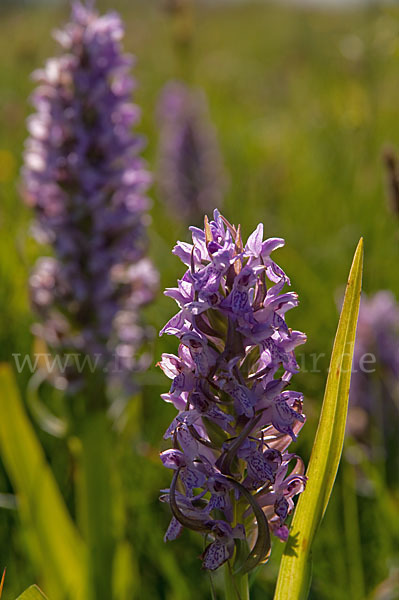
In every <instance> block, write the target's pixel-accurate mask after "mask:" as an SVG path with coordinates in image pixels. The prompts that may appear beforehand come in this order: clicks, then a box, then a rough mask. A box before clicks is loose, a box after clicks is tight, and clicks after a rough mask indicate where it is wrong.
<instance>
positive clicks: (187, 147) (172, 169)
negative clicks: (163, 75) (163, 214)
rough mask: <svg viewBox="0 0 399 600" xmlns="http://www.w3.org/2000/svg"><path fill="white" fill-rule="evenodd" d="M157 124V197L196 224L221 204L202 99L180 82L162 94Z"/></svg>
mask: <svg viewBox="0 0 399 600" xmlns="http://www.w3.org/2000/svg"><path fill="white" fill-rule="evenodd" d="M158 120H159V127H160V139H159V152H158V156H159V157H158V177H157V183H158V189H159V194H160V198H161V200H162V201H164V202H165V203H166V205H167V206H168V207H169V208H170V209H172V210H173V211H174V212H175V213H176V214H177V215H180V217H181V218H182V219H184V220H186V221H191V222H197V223H198V222H199V221H200V219H201V218H202V215H203V214H204V212H206V211H207V210H212V208H213V207H214V206H216V205H221V202H222V200H223V195H224V192H225V188H226V177H225V174H224V168H223V165H222V159H221V155H220V150H219V146H218V140H217V135H216V132H215V130H214V127H213V126H212V124H211V122H210V119H209V115H208V107H207V102H206V98H205V95H204V94H203V92H201V91H198V90H194V89H190V88H189V87H188V86H186V85H185V84H184V83H181V82H171V83H168V84H167V85H166V86H165V88H164V89H163V91H162V94H161V98H160V102H159V107H158Z"/></svg>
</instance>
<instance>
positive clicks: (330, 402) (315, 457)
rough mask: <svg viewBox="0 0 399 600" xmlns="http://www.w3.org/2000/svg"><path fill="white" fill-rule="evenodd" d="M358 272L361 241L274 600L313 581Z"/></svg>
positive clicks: (342, 419) (346, 377)
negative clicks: (313, 558) (313, 550)
mask: <svg viewBox="0 0 399 600" xmlns="http://www.w3.org/2000/svg"><path fill="white" fill-rule="evenodd" d="M362 269H363V239H360V241H359V244H358V246H357V249H356V252H355V256H354V258H353V262H352V267H351V270H350V273H349V279H348V284H347V287H346V292H345V298H344V303H343V306H342V310H341V316H340V319H339V323H338V329H337V333H336V336H335V340H334V347H333V351H332V355H331V361H330V368H329V373H328V378H327V384H326V389H325V393H324V400H323V407H322V411H321V415H320V420H319V425H318V428H317V433H316V438H315V442H314V445H313V450H312V454H311V457H310V461H309V467H308V470H307V476H308V483H307V486H306V489H305V491H304V492H303V494H302V495H301V497H300V499H299V501H298V506H297V508H296V510H295V514H294V518H293V521H292V526H291V532H290V537H289V538H288V541H287V544H286V547H285V550H284V554H283V557H282V559H281V564H280V571H279V576H278V580H277V585H276V591H275V595H274V600H302V599H304V598H306V597H307V593H308V589H309V585H310V577H311V563H310V550H311V547H312V543H313V539H314V536H315V533H316V531H317V528H318V526H319V524H320V521H321V519H322V518H323V515H324V513H325V510H326V508H327V504H328V501H329V498H330V495H331V490H332V487H333V485H334V480H335V476H336V474H337V470H338V465H339V461H340V458H341V453H342V446H343V442H344V434H345V423H346V415H347V410H348V396H349V384H350V377H351V366H352V357H353V348H354V343H355V335H356V324H357V317H358V313H359V302H360V292H361V282H362Z"/></svg>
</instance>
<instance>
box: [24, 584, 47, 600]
mask: <svg viewBox="0 0 399 600" xmlns="http://www.w3.org/2000/svg"><path fill="white" fill-rule="evenodd" d="M17 600H47V597H46V596H45V595H44V594H43V592H42V591H41V590H39V588H38V587H37V585H31V586H30V587H29V588H28V589H27V590H25V591H24V592H23V593H22V594H21V595H20V596H18V598H17Z"/></svg>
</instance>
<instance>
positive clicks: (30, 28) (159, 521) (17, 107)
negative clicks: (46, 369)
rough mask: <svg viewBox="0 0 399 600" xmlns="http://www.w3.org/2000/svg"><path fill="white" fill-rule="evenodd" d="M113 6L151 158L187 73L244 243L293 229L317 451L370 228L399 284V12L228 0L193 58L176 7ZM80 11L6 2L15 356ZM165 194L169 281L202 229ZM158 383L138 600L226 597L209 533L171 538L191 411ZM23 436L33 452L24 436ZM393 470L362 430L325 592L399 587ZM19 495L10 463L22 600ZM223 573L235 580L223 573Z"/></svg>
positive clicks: (386, 284) (374, 260) (135, 464)
mask: <svg viewBox="0 0 399 600" xmlns="http://www.w3.org/2000/svg"><path fill="white" fill-rule="evenodd" d="M98 4H99V7H100V8H101V9H102V10H103V9H104V10H105V9H113V8H115V9H117V10H119V11H120V13H121V15H122V17H123V19H124V21H125V24H126V38H125V43H124V45H125V48H126V50H128V51H129V52H132V53H134V54H135V55H136V56H137V65H136V68H135V77H136V78H137V81H138V88H137V91H136V100H137V102H138V103H139V105H140V106H141V108H142V120H141V124H140V126H139V131H140V132H141V133H142V134H144V135H145V137H146V138H147V146H146V150H145V157H146V160H147V161H148V164H149V167H150V168H151V169H152V170H153V169H154V167H155V164H156V155H157V136H158V132H157V124H156V119H155V110H156V104H157V99H158V96H159V92H160V90H161V88H162V86H163V85H164V84H165V83H166V82H167V81H168V80H170V79H173V78H176V77H182V76H184V77H185V78H186V80H187V81H189V82H190V83H192V84H193V85H195V86H199V87H202V88H203V89H204V90H205V92H206V94H207V97H208V101H209V107H210V113H211V117H212V120H213V123H214V125H215V127H216V128H217V130H218V137H219V142H220V146H221V151H222V154H223V157H224V163H225V168H226V172H227V174H228V180H229V187H228V192H227V193H226V197H225V202H224V206H223V211H224V214H225V215H226V217H227V218H228V219H229V220H230V221H232V222H233V223H241V225H242V229H243V232H244V236H245V237H246V236H247V235H249V233H251V232H252V231H253V229H254V228H255V227H256V225H257V224H258V223H259V222H263V223H264V225H265V233H266V236H279V237H280V236H281V237H284V238H285V239H286V247H285V248H284V249H282V250H279V251H278V254H277V253H276V256H275V259H276V260H277V262H278V263H279V264H280V265H281V266H282V267H283V268H284V269H285V271H286V272H287V273H288V274H289V275H290V276H291V281H292V287H293V289H294V290H296V291H297V292H298V294H299V297H300V301H301V303H300V306H299V308H297V309H296V310H295V311H292V312H291V313H290V314H289V316H288V323H289V325H290V326H291V327H293V328H295V329H300V330H303V331H305V332H306V333H307V335H308V342H307V344H306V347H305V349H304V351H303V352H304V354H303V356H301V357H300V360H301V361H302V364H303V366H304V369H303V372H302V373H301V374H299V375H298V376H296V377H295V389H299V390H303V391H304V392H305V399H306V403H305V412H306V413H307V416H308V421H307V424H306V427H305V428H304V430H303V432H302V434H301V439H300V441H298V442H297V444H296V446H295V451H297V452H298V453H299V454H301V455H302V456H303V457H304V458H305V459H308V457H309V454H310V449H311V445H312V440H313V437H314V434H315V430H316V426H317V419H318V415H319V411H320V406H321V401H322V397H323V389H324V383H325V379H326V374H327V367H328V360H329V355H330V352H331V348H332V341H333V336H334V333H335V329H336V325H337V320H338V309H337V306H338V304H339V300H340V297H341V295H342V292H343V286H344V284H345V281H346V277H347V274H348V271H349V266H350V261H351V258H352V255H353V252H354V250H355V247H356V244H357V242H358V239H359V237H360V236H364V240H365V271H364V285H363V287H364V290H365V292H366V293H367V294H371V293H373V292H376V291H377V290H379V289H390V290H393V291H395V292H396V293H397V290H398V280H399V269H398V252H397V242H398V225H399V221H398V219H397V218H395V216H394V215H393V214H392V213H390V211H389V209H388V203H387V199H386V189H385V187H386V186H385V173H384V168H383V164H382V159H381V156H382V150H383V148H384V147H385V145H386V144H387V143H390V144H393V145H394V146H395V147H396V148H397V149H399V7H397V8H395V7H384V8H383V7H378V6H368V7H363V8H361V7H358V8H356V9H354V8H353V9H350V10H349V9H348V10H345V11H340V10H338V9H337V10H333V9H330V10H329V11H327V10H323V11H322V10H316V9H312V10H311V9H305V8H300V7H293V6H291V7H289V6H285V5H279V4H278V3H277V4H268V3H257V4H251V3H245V4H240V5H228V4H225V3H219V2H218V1H217V0H214V2H213V3H208V4H207V5H202V4H200V5H198V6H197V7H196V10H195V15H194V28H193V38H192V45H191V49H188V48H187V49H186V50H185V51H177V52H176V47H175V45H174V42H173V39H174V38H173V35H174V34H173V31H174V30H173V24H172V22H171V18H170V16H168V15H167V14H166V13H165V11H163V10H162V8H161V3H160V2H156V1H155V0H150V1H146V2H145V1H142V2H139V3H137V2H132V1H128V0H124V1H123V0H112V1H111V0H106V1H105V0H102V1H101V2H98ZM67 18H68V7H67V6H66V4H61V5H58V6H57V7H49V6H40V7H39V6H29V7H27V6H25V7H21V6H17V5H15V6H14V5H13V4H12V3H8V5H7V6H6V5H4V6H2V3H1V0H0V57H1V59H0V109H1V112H0V311H1V313H0V314H1V319H0V359H1V361H7V362H11V363H12V364H14V363H13V357H12V354H13V353H21V354H25V353H29V352H32V346H33V342H34V340H33V336H32V334H31V332H30V328H31V325H32V323H33V317H32V314H31V311H30V308H29V299H28V293H27V277H28V273H29V270H30V269H31V267H32V265H33V263H34V261H35V259H36V257H37V256H39V255H40V252H41V251H42V249H40V248H39V247H38V246H37V245H36V243H35V242H34V241H33V240H32V238H31V236H30V233H29V226H30V222H31V218H32V215H31V213H30V210H29V209H28V208H26V207H25V206H24V205H23V204H22V202H21V200H20V198H19V195H18V186H19V183H18V172H19V169H20V166H21V154H22V149H23V143H24V139H25V137H26V130H25V118H26V117H27V115H28V114H29V113H30V111H31V108H30V106H29V103H28V96H29V94H30V93H31V91H32V89H33V84H32V81H31V79H30V73H31V72H32V71H33V70H34V69H35V68H37V67H40V66H41V65H42V64H43V61H44V60H45V58H46V57H48V56H51V55H53V54H54V52H55V50H56V44H55V42H54V41H53V40H52V38H51V30H52V29H53V28H54V27H56V26H60V25H62V24H63V23H64V22H65V21H66V20H67ZM150 195H151V197H152V201H153V205H152V210H151V215H152V226H151V229H150V254H151V256H152V258H153V261H154V263H155V264H156V266H157V267H158V269H159V271H160V276H161V289H163V288H164V287H167V286H168V287H171V286H173V285H174V283H175V281H176V278H177V277H178V276H179V274H181V273H182V267H181V265H180V263H179V261H178V259H176V258H175V257H174V256H172V254H171V249H172V247H173V245H174V242H175V240H176V239H178V238H179V239H187V233H186V226H185V224H184V223H182V222H181V221H179V219H178V215H173V214H172V213H171V212H170V211H169V210H168V209H167V207H165V206H164V205H163V203H162V200H161V198H159V197H158V196H157V192H156V186H153V188H152V189H151V192H150ZM174 312H175V305H174V303H173V302H172V301H171V300H170V299H168V298H165V297H164V296H162V294H161V291H160V293H159V295H158V297H157V298H156V300H155V302H154V303H153V304H152V306H150V307H148V308H147V309H146V320H147V322H148V323H149V325H151V326H152V327H153V329H154V332H156V330H159V329H160V327H161V326H162V325H163V324H164V322H165V321H166V320H167V319H168V318H169V317H170V316H171V315H172V314H174ZM175 348H176V341H175V339H173V338H165V339H164V338H162V339H158V338H157V336H156V335H154V340H153V342H152V350H153V353H154V364H155V363H156V362H157V361H158V360H159V358H160V355H161V353H162V352H165V351H167V352H173V351H174V350H175ZM314 355H321V357H320V358H319V359H318V362H317V372H312V371H314V370H315V369H313V368H312V365H313V360H314V359H313V357H314ZM14 366H15V365H14ZM28 380H29V374H28V373H26V372H23V373H22V374H20V375H18V383H19V387H20V390H21V393H22V395H23V396H24V395H25V393H26V386H27V384H28ZM141 383H142V391H141V394H140V395H139V396H138V397H136V398H134V399H133V400H132V402H131V403H130V406H129V409H128V418H127V420H126V423H125V424H124V426H123V428H122V430H121V431H120V433H119V441H118V449H117V452H116V459H117V464H118V474H119V476H120V478H121V480H122V481H123V484H124V487H125V490H126V491H125V498H124V502H125V504H126V507H127V530H128V537H129V540H130V542H131V543H132V547H133V555H132V560H131V564H130V565H129V570H131V574H132V579H133V582H134V583H133V589H132V595H131V598H132V599H140V600H152V599H154V600H172V599H173V600H188V598H190V599H192V600H200V599H201V600H205V599H208V598H210V592H209V581H208V577H207V575H206V573H204V572H202V571H201V563H200V561H199V560H198V555H199V554H200V553H201V551H202V542H201V539H200V536H198V535H196V534H193V533H191V532H185V533H184V534H183V536H182V537H181V538H180V539H179V540H178V541H176V542H173V543H169V544H167V545H166V544H164V543H163V541H162V538H163V534H164V531H165V529H166V527H167V524H168V522H169V513H168V507H167V506H165V505H163V504H160V503H159V501H158V496H159V489H160V488H162V487H167V486H168V483H169V481H170V472H169V471H167V470H165V469H163V468H162V466H161V465H160V461H159V458H158V453H159V451H160V449H162V448H164V447H165V446H164V442H163V441H162V435H163V433H164V431H165V429H166V427H167V426H168V424H169V422H170V420H171V419H172V417H173V416H174V409H173V407H171V405H166V404H164V403H163V402H162V401H161V399H160V398H159V395H160V393H162V392H165V391H167V390H168V386H169V380H167V379H166V378H165V377H164V376H163V375H162V373H161V372H160V370H159V369H157V368H155V367H153V368H151V369H150V370H149V371H148V372H147V373H145V374H143V375H142V376H141ZM46 394H47V396H46V397H47V398H48V401H49V402H51V403H52V406H53V407H54V406H55V407H57V403H58V404H60V403H61V402H62V399H61V398H60V397H59V396H57V394H55V393H54V394H53V393H52V392H51V390H47V391H46ZM377 400H379V401H381V402H382V401H383V399H377ZM0 419H1V414H0ZM32 421H33V422H34V420H33V419H32ZM35 427H36V429H37V434H38V436H39V438H40V440H41V442H42V444H43V447H44V449H45V451H46V455H47V458H48V460H49V462H50V464H51V466H52V469H53V472H54V474H55V476H56V479H57V482H58V484H59V486H60V488H61V490H62V492H63V495H64V497H65V499H66V501H67V503H68V506H69V508H70V511H71V512H72V514H74V510H75V507H74V475H73V460H72V454H73V453H72V451H71V446H72V445H73V440H60V439H55V438H52V437H51V436H49V435H48V434H46V433H44V432H43V431H41V430H40V428H39V427H38V426H37V425H35ZM19 443H20V444H21V447H23V443H24V441H23V440H19ZM293 447H294V446H293ZM391 479H392V478H391ZM386 480H387V474H386V472H385V469H384V461H383V460H380V461H379V462H374V463H369V462H367V460H366V459H365V455H364V453H363V452H362V450H361V449H359V448H358V447H356V446H355V444H354V443H353V442H350V441H348V444H347V449H346V451H345V459H344V461H343V463H342V465H341V468H340V472H339V475H338V479H337V483H336V486H335V488H334V492H333V496H332V500H331V502H330V505H329V508H328V511H327V514H326V516H325V519H324V521H323V523H322V526H321V529H320V531H319V533H318V536H317V539H316V543H315V546H314V551H313V559H314V565H313V583H312V588H311V592H310V596H309V597H310V599H314V600H346V599H347V600H349V599H351V600H363V599H364V598H370V599H379V600H395V599H396V598H399V592H398V587H396V591H395V584H394V581H395V577H396V578H398V577H399V575H398V570H397V569H398V559H399V532H398V522H399V519H398V518H397V514H398V512H397V510H398V500H399V494H398V488H397V487H396V488H395V487H394V486H391V487H390V488H388V487H387V484H386ZM396 481H397V478H396ZM4 494H12V487H11V484H10V481H9V479H8V477H7V474H6V472H5V469H4V467H3V465H2V463H1V458H0V570H2V568H3V567H5V566H6V567H7V576H6V584H5V588H4V593H3V598H4V600H13V599H14V598H15V597H16V596H17V595H18V594H19V593H21V592H22V590H23V589H24V588H25V587H27V586H28V585H29V584H31V583H33V582H36V583H39V584H40V573H39V572H38V571H37V570H36V568H35V561H34V557H33V558H32V555H31V554H30V553H29V552H28V544H27V542H28V540H27V532H26V531H25V530H24V528H22V527H21V525H20V522H19V518H18V513H17V511H16V510H15V509H13V508H12V507H11V508H10V507H9V506H8V505H9V504H10V496H4ZM11 504H12V502H11ZM59 543H60V544H62V539H60V540H59ZM281 551H282V545H281V544H280V543H279V542H278V541H276V543H275V545H274V548H273V553H272V559H271V560H270V562H269V564H268V565H266V566H264V567H262V569H260V570H259V571H258V572H257V574H256V578H255V580H254V582H253V587H252V596H251V598H253V600H261V599H262V600H263V599H264V600H266V599H268V598H272V596H273V589H274V583H275V580H276V575H277V570H278V561H279V556H280V554H281ZM395 565H396V567H395ZM395 569H396V570H395ZM395 573H396V575H395ZM214 583H215V586H216V588H217V589H219V586H220V581H219V579H218V577H215V582H214ZM396 586H398V584H397V583H396ZM218 593H219V592H218ZM53 600H58V599H56V598H55V599H53Z"/></svg>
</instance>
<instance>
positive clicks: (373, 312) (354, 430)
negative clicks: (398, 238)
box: [347, 290, 399, 484]
mask: <svg viewBox="0 0 399 600" xmlns="http://www.w3.org/2000/svg"><path fill="white" fill-rule="evenodd" d="M398 381H399V304H398V303H397V301H396V300H395V297H394V295H393V294H392V293H391V292H389V291H385V290H382V291H379V292H377V293H376V294H374V296H370V297H369V298H368V297H366V296H364V297H362V300H361V302H360V311H359V320H358V325H357V335H356V343H355V349H354V356H353V370H352V378H351V390H350V397H349V399H350V405H349V414H348V426H347V428H348V432H349V433H350V434H351V435H353V436H354V437H355V438H356V439H357V440H359V441H360V442H362V443H363V444H364V445H365V446H366V447H368V448H369V451H371V450H373V449H374V451H377V452H378V454H379V456H380V457H381V452H382V454H383V459H384V463H385V464H386V465H387V469H386V470H387V476H388V479H389V480H391V481H392V483H393V479H395V480H396V484H397V483H398V472H399V438H398V423H399V385H398ZM373 431H374V433H373ZM376 432H378V436H377V437H376ZM378 437H379V438H380V439H379V440H378ZM370 440H373V444H371V442H370ZM374 458H376V457H374ZM388 465H389V466H388Z"/></svg>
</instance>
